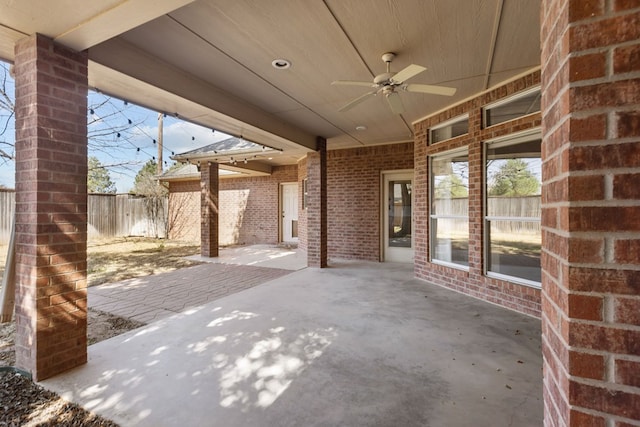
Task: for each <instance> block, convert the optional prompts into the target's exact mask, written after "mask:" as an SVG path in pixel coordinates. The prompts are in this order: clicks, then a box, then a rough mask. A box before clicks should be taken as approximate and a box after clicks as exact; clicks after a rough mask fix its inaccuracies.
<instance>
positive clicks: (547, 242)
mask: <svg viewBox="0 0 640 427" xmlns="http://www.w3.org/2000/svg"><path fill="white" fill-rule="evenodd" d="M639 5H640V4H639V3H638V2H637V1H624V0H615V1H613V0H612V1H605V0H599V1H598V0H594V1H575V0H543V1H542V11H541V24H542V27H541V41H542V123H543V144H542V159H543V166H542V171H543V172H542V173H543V189H542V203H543V205H542V208H543V211H542V230H543V234H542V242H543V251H542V268H543V276H542V310H543V315H542V341H543V358H544V361H543V363H544V365H543V366H544V402H545V416H544V425H545V426H603V427H605V426H606V427H614V426H616V427H622V426H631V425H634V426H637V425H640V112H639V111H640V9H639V8H638V6H639ZM631 8H634V9H631Z"/></svg>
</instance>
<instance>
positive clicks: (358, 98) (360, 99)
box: [338, 90, 377, 113]
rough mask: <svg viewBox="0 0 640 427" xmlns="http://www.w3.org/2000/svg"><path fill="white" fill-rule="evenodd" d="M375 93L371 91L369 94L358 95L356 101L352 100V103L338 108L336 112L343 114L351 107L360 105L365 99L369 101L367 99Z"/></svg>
mask: <svg viewBox="0 0 640 427" xmlns="http://www.w3.org/2000/svg"><path fill="white" fill-rule="evenodd" d="M376 92H377V91H375V90H372V91H371V92H367V93H365V94H364V95H360V96H359V97H357V98H356V99H354V100H353V101H351V102H349V103H348V104H347V105H345V106H344V107H342V108H340V109H339V110H338V111H339V112H341V113H343V112H345V111H348V110H350V109H352V108H353V107H355V106H356V105H358V104H360V103H361V102H364V101H366V100H367V99H369V97H370V96H371V95H375V94H376Z"/></svg>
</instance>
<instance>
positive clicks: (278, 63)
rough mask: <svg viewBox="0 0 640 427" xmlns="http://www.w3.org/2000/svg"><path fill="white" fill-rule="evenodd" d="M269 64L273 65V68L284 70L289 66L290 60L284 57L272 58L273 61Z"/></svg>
mask: <svg viewBox="0 0 640 427" xmlns="http://www.w3.org/2000/svg"><path fill="white" fill-rule="evenodd" d="M271 65H273V68H275V69H277V70H286V69H287V68H289V67H291V62H289V61H287V60H286V59H274V60H273V61H271Z"/></svg>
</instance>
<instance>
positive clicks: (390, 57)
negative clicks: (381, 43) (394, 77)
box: [382, 52, 396, 63]
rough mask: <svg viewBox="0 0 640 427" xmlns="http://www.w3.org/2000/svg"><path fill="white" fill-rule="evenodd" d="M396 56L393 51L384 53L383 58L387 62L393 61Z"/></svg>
mask: <svg viewBox="0 0 640 427" xmlns="http://www.w3.org/2000/svg"><path fill="white" fill-rule="evenodd" d="M395 57H396V54H395V53H393V52H387V53H383V54H382V60H383V61H384V62H387V63H389V62H391V61H393V58H395Z"/></svg>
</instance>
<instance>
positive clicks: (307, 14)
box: [171, 0, 371, 111]
mask: <svg viewBox="0 0 640 427" xmlns="http://www.w3.org/2000/svg"><path fill="white" fill-rule="evenodd" d="M171 16H172V17H174V18H175V19H177V20H178V21H179V22H181V23H183V24H184V25H186V26H189V27H190V28H192V29H193V30H194V31H196V32H197V33H198V34H199V35H200V36H202V37H203V38H205V39H206V40H207V41H209V42H210V43H211V44H212V45H215V46H216V47H217V48H218V49H220V50H221V51H222V52H224V53H225V54H226V55H228V56H229V57H232V58H233V59H234V60H235V61H237V62H238V63H240V64H242V65H243V66H244V67H246V68H247V69H249V70H251V71H252V72H253V73H255V74H256V75H259V76H260V77H261V78H262V79H264V81H265V82H268V83H269V84H271V85H273V86H275V87H277V88H279V89H280V90H281V91H282V92H284V93H286V94H288V95H289V96H291V97H292V98H295V99H296V100H297V101H298V102H300V104H302V105H303V106H305V107H308V108H311V109H313V108H314V106H315V105H316V104H324V103H327V102H331V101H336V100H339V99H342V98H341V95H340V92H339V91H332V90H331V87H330V83H331V82H332V81H333V80H336V79H340V78H345V77H346V76H349V75H350V74H351V73H352V70H353V69H356V68H362V65H361V61H360V59H359V58H358V57H357V55H356V51H355V50H354V48H353V46H352V45H351V43H350V42H349V40H348V38H347V37H346V36H345V35H344V34H343V33H342V31H341V29H340V27H339V26H338V24H337V23H336V21H335V20H334V18H333V16H332V15H331V13H330V11H329V10H328V9H327V8H326V6H325V5H324V3H323V2H321V1H315V2H303V1H299V0H286V1H283V0H278V1H274V0H271V1H260V2H253V1H247V0H222V1H216V2H215V4H214V3H213V2H210V3H194V4H193V5H191V6H189V7H186V8H183V9H181V10H179V11H176V12H175V13H172V14H171ZM278 58H283V59H287V60H289V61H290V62H291V68H289V69H286V70H277V69H275V68H273V67H272V65H271V62H272V61H273V60H274V59H278ZM364 77H366V78H367V79H369V78H371V76H370V75H366V76H364ZM286 110H287V106H286V105H283V108H282V111H286Z"/></svg>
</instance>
